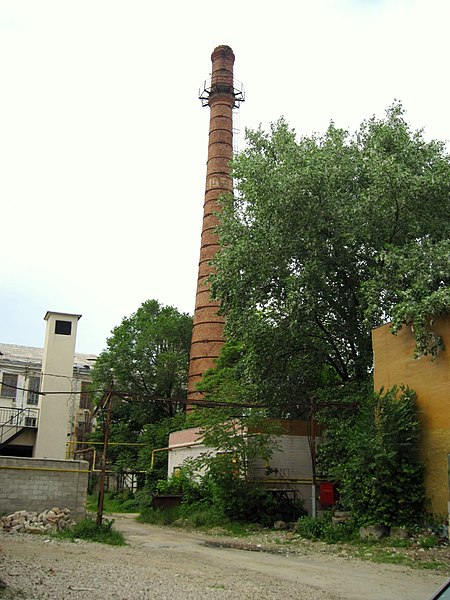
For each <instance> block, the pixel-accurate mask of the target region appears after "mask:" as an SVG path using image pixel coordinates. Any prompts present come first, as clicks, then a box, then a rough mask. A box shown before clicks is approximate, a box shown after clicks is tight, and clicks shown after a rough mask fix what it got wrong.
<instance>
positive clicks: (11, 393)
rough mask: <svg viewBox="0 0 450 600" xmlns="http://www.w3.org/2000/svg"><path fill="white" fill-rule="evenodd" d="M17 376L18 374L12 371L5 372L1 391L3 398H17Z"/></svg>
mask: <svg viewBox="0 0 450 600" xmlns="http://www.w3.org/2000/svg"><path fill="white" fill-rule="evenodd" d="M17 378H18V375H12V374H11V373H3V381H2V392H1V395H2V397H3V398H13V399H15V397H16V392H17Z"/></svg>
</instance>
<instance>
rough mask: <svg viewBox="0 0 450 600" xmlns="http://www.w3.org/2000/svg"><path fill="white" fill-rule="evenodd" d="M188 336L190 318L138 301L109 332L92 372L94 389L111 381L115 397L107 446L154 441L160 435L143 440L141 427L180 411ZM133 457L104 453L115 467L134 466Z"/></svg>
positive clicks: (123, 451)
mask: <svg viewBox="0 0 450 600" xmlns="http://www.w3.org/2000/svg"><path fill="white" fill-rule="evenodd" d="M191 332H192V317H190V316H189V315H187V314H184V313H180V312H179V311H178V310H177V309H176V308H174V307H172V306H163V305H161V304H160V303H159V302H158V301H157V300H148V301H146V302H144V303H143V304H142V305H141V306H140V307H139V308H138V310H137V311H136V312H135V313H133V314H132V315H131V316H130V317H124V319H123V320H122V323H121V324H120V325H118V326H117V327H115V328H114V329H113V330H112V332H111V336H110V337H109V338H108V340H107V348H106V350H104V351H103V352H102V353H101V354H100V356H99V357H98V359H97V361H96V363H95V366H94V369H93V382H94V387H95V389H106V388H107V387H108V386H109V384H110V383H111V382H114V387H115V390H116V391H117V392H118V395H117V396H115V398H114V400H113V410H112V413H111V434H110V439H111V441H114V442H122V443H140V442H141V441H142V439H146V438H151V437H152V436H153V437H155V436H156V437H155V439H158V440H159V439H160V437H161V436H158V434H151V433H150V431H147V433H146V434H145V435H144V433H145V428H146V426H147V425H149V424H151V423H158V422H160V421H162V420H163V419H170V418H171V417H174V416H175V415H176V414H177V413H178V412H180V411H182V410H183V409H184V405H183V404H182V403H181V402H180V400H183V399H185V398H186V382H187V369H188V363H189V349H190V341H191ZM103 416H104V414H102V415H100V416H99V431H98V436H101V435H102V431H103ZM163 429H164V430H165V429H166V427H164V428H163ZM158 443H160V442H159V441H158ZM137 454H138V452H137V449H136V448H134V447H132V446H130V447H119V448H117V447H116V448H114V447H111V448H110V456H111V458H112V459H113V461H114V463H115V464H116V466H117V467H118V468H120V467H125V466H127V467H130V466H132V465H135V464H136V461H137Z"/></svg>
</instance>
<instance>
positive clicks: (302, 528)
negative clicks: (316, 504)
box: [295, 513, 358, 544]
mask: <svg viewBox="0 0 450 600" xmlns="http://www.w3.org/2000/svg"><path fill="white" fill-rule="evenodd" d="M295 529H296V531H297V533H299V534H300V535H301V536H302V537H304V538H306V539H309V540H321V541H324V542H326V543H327V544H336V543H339V542H348V541H351V540H354V539H355V538H357V536H358V528H357V526H356V524H355V523H354V521H351V520H349V521H344V522H343V523H337V524H335V525H334V524H333V522H332V514H331V513H325V514H324V515H323V516H322V517H319V518H317V519H315V518H313V517H300V519H299V520H298V521H297V525H296V528H295Z"/></svg>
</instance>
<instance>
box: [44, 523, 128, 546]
mask: <svg viewBox="0 0 450 600" xmlns="http://www.w3.org/2000/svg"><path fill="white" fill-rule="evenodd" d="M113 524H114V520H111V521H109V520H107V519H104V520H103V522H102V524H101V525H97V524H96V522H95V521H93V520H92V519H83V520H82V521H80V522H79V523H76V524H75V525H74V526H73V527H71V528H69V529H65V530H63V531H59V532H58V533H56V534H55V536H56V537H60V538H67V539H71V540H75V539H82V540H87V541H89V542H100V543H101V544H110V545H112V546H123V545H124V544H125V539H124V537H123V535H122V533H120V531H116V530H115V529H113Z"/></svg>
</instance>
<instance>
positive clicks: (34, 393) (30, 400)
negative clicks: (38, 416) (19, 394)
mask: <svg viewBox="0 0 450 600" xmlns="http://www.w3.org/2000/svg"><path fill="white" fill-rule="evenodd" d="M40 383H41V380H40V379H39V377H30V378H29V379H28V395H27V404H32V405H33V406H37V404H38V403H39V395H38V392H39V385H40Z"/></svg>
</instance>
